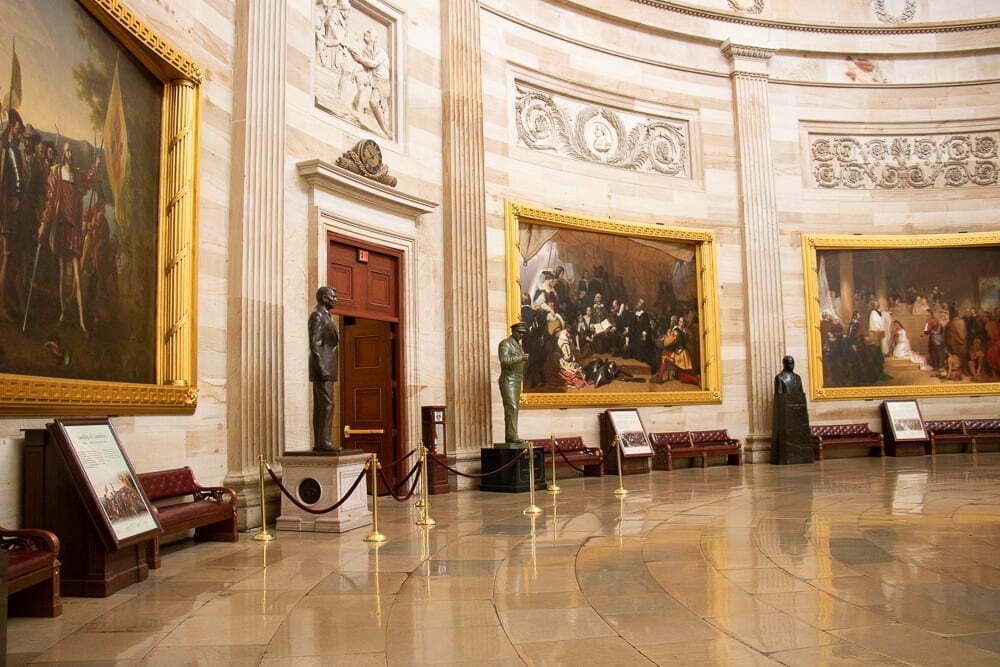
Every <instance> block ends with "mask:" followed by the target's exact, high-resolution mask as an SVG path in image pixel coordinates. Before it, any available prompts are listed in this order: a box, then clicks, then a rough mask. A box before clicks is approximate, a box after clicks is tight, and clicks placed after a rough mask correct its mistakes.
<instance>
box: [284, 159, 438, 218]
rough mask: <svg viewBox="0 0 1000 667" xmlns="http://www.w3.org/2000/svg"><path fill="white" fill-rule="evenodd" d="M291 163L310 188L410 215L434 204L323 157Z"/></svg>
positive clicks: (432, 208) (414, 216)
mask: <svg viewBox="0 0 1000 667" xmlns="http://www.w3.org/2000/svg"><path fill="white" fill-rule="evenodd" d="M295 166H296V168H297V169H298V172H299V176H301V177H302V178H304V179H305V180H306V182H307V183H309V185H310V186H311V187H313V188H318V189H322V190H328V191H331V192H337V193H340V194H344V195H349V196H352V197H354V198H357V199H361V200H363V201H366V202H368V203H370V204H373V205H375V206H376V207H379V208H382V209H388V210H391V211H394V212H396V213H399V214H401V215H405V216H408V217H411V218H416V217H417V216H421V215H424V214H425V213H430V212H431V211H433V210H434V209H435V208H437V207H438V203H437V202H433V201H430V200H429V199H423V198H422V197H417V196H416V195H411V194H407V193H405V192H402V191H401V190H399V189H397V188H391V187H389V186H388V185H383V184H382V183H379V182H377V181H373V180H372V179H370V178H365V177H364V176H361V175H359V174H355V173H353V172H350V171H348V170H346V169H344V168H343V167H338V166H337V165H335V164H330V163H329V162H324V161H323V160H319V159H313V160H304V161H302V162H299V163H298V164H297V165H295Z"/></svg>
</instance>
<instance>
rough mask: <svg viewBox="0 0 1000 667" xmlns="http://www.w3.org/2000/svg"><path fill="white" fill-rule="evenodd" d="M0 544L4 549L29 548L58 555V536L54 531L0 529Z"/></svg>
mask: <svg viewBox="0 0 1000 667" xmlns="http://www.w3.org/2000/svg"><path fill="white" fill-rule="evenodd" d="M0 544H2V545H3V548H4V549H29V550H35V551H51V552H52V554H53V555H55V556H58V555H59V538H58V537H57V536H56V534H55V533H51V532H49V531H47V530H39V529H35V528H22V529H20V530H7V529H0Z"/></svg>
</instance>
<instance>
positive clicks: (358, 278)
mask: <svg viewBox="0 0 1000 667" xmlns="http://www.w3.org/2000/svg"><path fill="white" fill-rule="evenodd" d="M360 253H366V256H365V257H364V258H362V257H361V256H360ZM327 262H328V266H327V280H328V281H329V284H330V286H331V287H334V288H336V290H337V308H336V313H337V314H338V315H354V316H355V317H368V318H371V319H375V320H386V321H390V322H398V321H399V258H398V257H396V256H394V255H391V254H388V253H382V252H378V251H376V250H371V249H368V248H365V247H360V246H355V245H350V244H347V243H342V242H340V241H337V240H335V239H330V245H329V251H328V252H327Z"/></svg>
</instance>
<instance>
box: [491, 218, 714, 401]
mask: <svg viewBox="0 0 1000 667" xmlns="http://www.w3.org/2000/svg"><path fill="white" fill-rule="evenodd" d="M508 218H509V219H508V229H507V233H508V253H509V256H508V281H509V283H508V284H509V286H508V299H509V300H510V302H511V303H513V304H516V306H515V307H516V308H517V310H513V309H511V317H512V319H517V320H519V321H521V322H523V323H525V324H527V325H528V333H527V335H526V336H525V337H524V340H523V343H522V344H523V346H524V350H525V352H526V353H527V354H528V362H527V364H526V365H525V372H524V388H523V392H522V397H526V399H525V398H522V401H523V402H524V403H525V404H526V405H527V406H529V407H532V406H535V405H539V406H542V405H548V404H550V403H552V402H553V401H555V403H558V404H559V405H563V404H566V405H570V404H572V405H607V404H634V403H636V402H637V401H640V402H642V403H643V404H647V405H650V404H656V403H658V402H661V401H666V400H668V397H669V400H670V401H671V402H672V401H678V402H680V401H685V400H686V401H688V402H698V401H705V400H706V398H708V397H706V396H704V395H702V393H701V392H706V386H707V385H708V384H711V382H706V377H705V369H706V366H707V365H708V362H709V361H710V358H717V357H714V355H713V354H706V337H705V331H706V329H709V330H711V329H713V327H712V326H706V324H705V318H706V312H708V313H709V317H713V316H714V305H713V304H714V302H713V299H714V294H712V295H711V296H710V297H709V299H708V301H707V303H708V304H709V305H710V306H711V307H709V308H708V310H707V311H706V309H705V307H703V303H705V302H704V301H703V300H702V299H701V298H700V297H703V296H704V295H705V293H706V291H707V289H709V287H708V286H710V285H711V284H712V283H713V281H714V276H713V275H712V274H711V270H710V268H709V267H706V270H705V271H704V272H703V271H701V267H702V266H703V264H704V261H705V258H706V257H711V256H712V255H711V252H710V250H711V248H710V245H709V243H707V242H706V243H699V242H693V241H692V240H691V239H689V238H684V233H683V232H681V233H679V234H678V232H677V230H669V229H667V228H659V227H653V226H645V225H639V224H634V223H617V222H608V221H602V220H594V219H591V218H585V217H578V218H577V217H574V216H569V215H566V214H561V213H557V212H552V211H547V210H545V209H528V208H527V207H522V206H520V205H516V204H513V203H508ZM703 234H704V233H703ZM711 238H712V237H711V234H710V233H707V236H705V241H710V240H711ZM699 275H703V276H705V277H706V280H705V283H704V284H701V283H700V282H699ZM512 279H513V280H512ZM713 340H714V339H713ZM708 347H709V348H710V349H711V348H713V347H714V343H713V344H712V345H710V346H708ZM712 377H713V378H714V377H715V376H714V375H713V376H712ZM713 381H714V380H713ZM711 398H714V395H713V396H712V397H711ZM553 404H554V403H553Z"/></svg>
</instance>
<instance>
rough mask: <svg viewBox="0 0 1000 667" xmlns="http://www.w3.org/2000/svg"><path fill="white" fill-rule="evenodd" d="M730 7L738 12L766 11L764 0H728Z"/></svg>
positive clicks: (756, 12) (757, 12)
mask: <svg viewBox="0 0 1000 667" xmlns="http://www.w3.org/2000/svg"><path fill="white" fill-rule="evenodd" d="M728 2H729V7H730V8H731V9H733V10H734V11H737V12H746V13H747V14H760V13H761V12H762V11H764V0H728Z"/></svg>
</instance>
